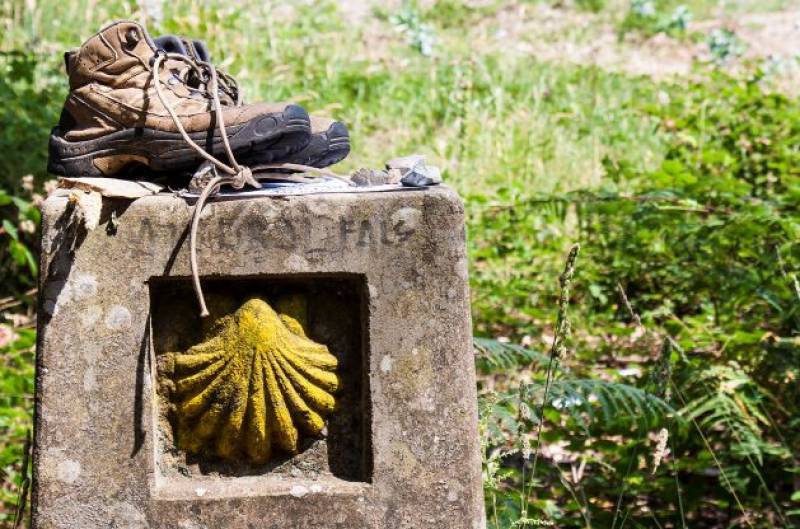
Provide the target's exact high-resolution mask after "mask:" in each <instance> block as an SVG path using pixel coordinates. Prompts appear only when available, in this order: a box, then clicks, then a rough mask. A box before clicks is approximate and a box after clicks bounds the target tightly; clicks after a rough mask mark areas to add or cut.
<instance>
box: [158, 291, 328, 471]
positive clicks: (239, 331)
mask: <svg viewBox="0 0 800 529" xmlns="http://www.w3.org/2000/svg"><path fill="white" fill-rule="evenodd" d="M229 303H230V302H222V305H226V304H229ZM218 305H219V304H218ZM277 306H278V308H279V310H281V312H285V313H282V314H278V312H276V311H275V310H273V309H272V307H270V306H269V305H268V304H267V303H266V302H265V301H264V300H262V299H259V298H251V299H249V300H247V301H246V302H244V303H243V304H242V305H241V307H239V308H238V309H237V310H236V311H235V312H232V313H230V312H228V314H227V315H225V316H222V317H220V318H218V319H216V320H214V321H213V322H212V325H211V326H210V328H209V329H207V339H206V340H205V341H203V342H201V343H199V344H197V345H195V346H194V347H191V348H190V349H189V350H188V351H186V352H185V353H183V354H178V355H175V361H174V372H173V373H174V374H173V379H174V382H175V393H174V396H173V401H174V402H175V404H176V407H175V408H176V409H175V411H176V414H177V428H176V437H177V445H178V447H179V448H180V449H182V450H184V451H186V452H187V453H189V454H200V453H205V454H213V455H216V456H218V457H220V458H223V459H229V460H242V459H246V460H250V461H252V462H254V463H264V462H266V461H268V460H269V459H270V458H271V457H272V454H273V453H274V451H275V449H279V450H281V451H284V452H288V453H290V454H295V453H297V450H298V440H299V437H300V432H303V433H305V434H307V435H310V436H317V435H319V434H320V432H321V431H322V430H323V428H324V427H325V419H324V417H325V416H327V415H328V414H330V413H331V412H332V411H333V408H334V405H335V401H334V397H333V394H334V392H335V391H336V390H337V389H338V388H339V378H338V377H337V376H336V367H337V360H336V357H335V356H333V355H332V354H330V352H329V351H328V348H327V347H326V346H324V345H321V344H318V343H316V342H314V341H312V340H310V339H309V338H308V337H307V336H306V334H305V332H304V330H303V325H302V324H301V321H298V318H299V319H300V320H303V319H304V317H303V316H299V315H298V314H299V313H300V312H302V311H303V310H304V309H305V303H304V299H303V298H300V297H294V298H288V299H286V300H284V302H282V303H279V304H278V305H277ZM217 308H218V309H219V306H218V307H217ZM223 310H224V309H223ZM287 313H294V314H295V316H296V317H292V316H290V315H288V314H287ZM212 314H213V308H212Z"/></svg>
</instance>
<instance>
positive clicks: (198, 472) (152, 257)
mask: <svg viewBox="0 0 800 529" xmlns="http://www.w3.org/2000/svg"><path fill="white" fill-rule="evenodd" d="M73 192H77V193H82V192H83V191H73ZM74 204H75V201H69V200H68V199H67V198H66V197H65V196H60V197H59V196H56V197H51V198H49V199H48V200H47V201H46V202H45V205H44V208H43V213H44V215H43V217H44V221H43V241H42V274H41V277H42V279H41V306H40V313H39V314H40V319H39V332H40V334H39V347H38V357H37V379H36V382H37V386H36V437H35V451H34V494H33V523H34V527H35V528H38V529H51V528H52V529H55V528H59V529H60V528H63V529H67V528H69V529H94V528H98V529H99V528H104V529H107V528H125V529H128V528H130V529H138V528H164V529H167V528H169V529H201V528H204V529H226V528H236V529H250V528H252V529H257V528H265V529H266V528H271V529H279V528H280V529H328V528H340V529H358V528H374V529H378V528H398V529H400V528H403V529H416V528H436V529H447V528H464V529H473V528H482V527H484V526H485V521H484V513H483V497H482V489H481V474H480V470H481V469H480V455H479V442H478V433H477V406H476V392H475V375H474V366H473V356H472V349H471V325H470V315H469V295H468V286H467V261H466V255H465V244H464V218H463V215H464V212H463V206H462V204H461V202H460V200H459V199H458V197H457V196H456V195H455V193H454V192H453V191H451V190H449V189H448V188H446V187H444V186H438V187H435V188H430V189H424V190H416V191H407V192H385V193H363V194H328V195H309V196H302V197H282V198H280V199H277V198H264V197H262V198H250V199H246V200H245V199H243V200H219V201H215V202H213V203H210V204H208V205H206V207H205V209H204V212H203V215H202V220H201V224H200V231H199V244H198V259H199V263H200V270H201V273H202V274H203V288H204V291H205V293H206V298H207V300H208V302H209V308H210V310H211V312H212V317H211V318H208V319H207V321H203V322H201V320H200V317H199V315H198V307H197V302H196V298H195V296H194V292H193V291H192V286H191V279H190V277H189V276H190V272H189V255H188V236H187V234H188V228H187V226H188V222H189V218H190V215H191V213H192V207H191V204H187V203H186V201H184V200H183V199H180V198H176V197H173V196H171V195H157V196H150V197H144V198H140V199H138V200H135V201H129V200H114V199H108V198H105V199H103V205H102V208H103V209H102V211H101V213H100V219H99V225H98V227H97V228H96V229H93V230H89V231H87V230H86V228H85V226H84V225H83V223H82V221H81V220H80V216H79V215H78V214H77V212H76V206H75V205H74Z"/></svg>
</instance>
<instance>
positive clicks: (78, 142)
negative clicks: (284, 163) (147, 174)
mask: <svg viewBox="0 0 800 529" xmlns="http://www.w3.org/2000/svg"><path fill="white" fill-rule="evenodd" d="M178 59H182V58H181V57H176V56H172V55H169V54H167V53H165V52H163V51H157V48H156V46H155V44H154V43H153V41H152V40H151V39H150V37H149V36H148V34H147V32H146V31H145V29H144V28H143V27H142V26H140V25H139V24H137V23H136V22H129V21H120V22H115V23H112V24H110V25H108V26H106V27H105V28H103V29H102V30H100V31H99V32H98V33H97V34H95V35H94V36H93V37H91V38H89V39H88V40H87V41H86V42H85V43H84V44H83V45H82V46H81V47H80V48H79V49H77V50H74V51H72V52H68V53H67V54H66V55H65V62H66V66H67V74H68V75H69V87H70V91H69V95H68V96H67V100H66V102H65V103H64V110H63V112H62V115H61V119H60V121H59V125H58V126H57V127H56V128H54V129H53V132H52V134H51V136H50V160H49V163H48V169H49V170H50V171H51V172H53V173H56V174H60V175H82V176H111V175H118V174H120V173H123V172H124V171H125V170H126V169H127V168H128V167H129V166H131V165H145V166H147V167H149V168H150V169H152V170H155V171H163V170H175V169H189V170H193V169H195V168H196V167H197V166H198V165H199V164H200V163H201V162H202V161H203V160H204V159H209V156H208V155H206V153H203V152H201V151H202V149H201V148H199V147H198V145H199V146H202V147H205V151H206V152H207V153H208V154H210V155H212V156H220V155H221V154H227V155H228V158H229V160H230V161H231V164H232V166H233V167H234V168H236V169H237V171H238V170H239V168H238V165H237V164H236V162H235V160H234V159H233V157H234V155H235V156H236V157H237V158H238V157H239V156H242V157H243V158H245V157H250V156H257V157H258V158H259V159H260V160H262V159H263V160H269V161H270V162H271V161H273V160H274V159H275V158H276V157H278V156H280V157H285V156H286V155H287V154H290V153H294V152H297V151H299V150H301V149H303V148H304V147H305V146H306V145H307V144H308V142H309V140H310V122H309V117H308V114H307V113H306V111H305V110H304V109H303V108H302V107H300V106H297V105H290V104H281V103H278V104H266V103H255V104H249V105H220V104H219V103H220V101H219V99H218V97H217V96H215V95H214V94H211V93H210V91H209V90H207V89H205V86H209V85H214V84H217V85H219V84H221V83H217V82H216V73H215V72H213V71H211V70H209V69H204V68H202V67H199V66H198V65H197V64H195V63H193V62H192V61H187V60H178ZM156 69H157V70H158V71H157V72H156V71H155V70H156ZM212 70H213V69H212ZM209 72H211V73H210V74H209ZM191 75H196V76H199V77H202V78H207V77H209V76H210V75H213V77H214V82H206V83H204V84H203V86H200V87H193V86H191V85H190V84H189V83H188V81H187V79H188V77H189V76H191ZM156 76H157V78H156ZM215 109H216V111H215ZM220 129H223V130H220ZM225 132H227V134H225ZM226 136H227V138H226ZM189 140H191V142H190V141H189ZM191 143H194V144H196V145H194V146H193V145H191ZM228 146H229V147H230V148H228ZM216 165H218V166H220V167H223V166H224V164H223V163H221V162H220V163H217V164H216ZM228 172H229V173H230V172H231V171H228Z"/></svg>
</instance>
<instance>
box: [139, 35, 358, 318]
mask: <svg viewBox="0 0 800 529" xmlns="http://www.w3.org/2000/svg"><path fill="white" fill-rule="evenodd" d="M166 59H169V60H174V61H180V62H183V63H185V64H186V65H187V69H188V71H190V72H191V73H193V74H195V75H198V76H200V78H202V79H204V80H205V82H204V83H202V86H203V87H204V90H202V91H203V92H205V94H206V96H207V97H209V98H210V99H211V101H212V103H213V107H214V108H213V109H214V116H215V118H216V121H217V124H218V126H219V134H220V137H221V138H222V145H223V147H224V149H225V155H226V156H227V158H228V161H229V162H230V165H228V164H226V163H224V162H223V161H221V160H219V159H218V158H216V157H215V156H214V155H213V154H211V153H209V152H207V151H206V150H205V149H203V148H202V147H201V146H200V145H198V144H197V143H196V142H195V141H194V140H192V138H191V137H190V136H189V134H188V133H187V132H186V129H185V128H184V127H183V124H182V123H181V121H180V119H179V118H178V115H177V114H176V113H175V110H174V109H173V108H172V105H171V104H170V103H169V101H168V100H167V99H166V98H165V97H164V93H163V92H162V88H161V83H163V81H162V80H161V78H160V72H161V67H162V66H163V65H164V64H165V62H164V61H165V60H166ZM185 75H186V71H184V75H183V76H185ZM223 75H224V76H225V77H224V79H225V85H226V86H225V87H224V88H225V89H226V91H228V90H230V91H231V92H233V93H235V94H236V97H235V101H236V104H237V105H238V104H240V102H241V100H240V95H239V94H240V90H239V87H238V84H237V83H236V80H235V79H233V78H232V77H230V76H229V75H227V74H223ZM152 76H153V86H155V89H156V94H157V95H158V99H159V100H160V101H161V104H162V105H163V106H164V108H165V109H166V111H167V113H169V115H170V117H171V118H172V121H173V122H174V123H175V127H176V128H177V129H178V132H180V134H181V137H182V138H183V139H184V141H186V143H187V144H188V145H189V146H190V147H192V148H193V149H194V150H195V151H196V152H197V153H198V154H199V155H200V156H202V157H203V158H204V159H205V160H206V163H205V164H204V165H209V164H210V166H211V171H210V175H212V176H211V178H210V179H205V178H204V179H202V188H201V192H200V195H199V196H198V198H197V202H196V203H195V206H194V211H193V212H192V223H191V228H190V230H189V256H190V266H191V270H192V286H193V287H194V291H195V294H196V295H197V302H198V304H199V305H200V316H201V317H206V316H208V315H209V313H208V308H207V307H206V301H205V297H204V296H203V289H202V286H201V285H200V272H199V267H198V264H197V230H198V226H199V225H200V213H201V212H202V210H203V206H204V205H205V203H206V201H207V200H208V199H209V197H211V196H213V195H215V194H216V193H218V192H219V190H220V188H221V187H222V186H223V185H230V186H231V187H232V188H234V189H242V188H244V187H245V186H246V185H250V186H252V187H254V188H256V189H260V188H261V184H260V183H259V182H258V180H257V179H256V178H255V177H254V176H253V172H254V171H265V170H270V169H272V170H274V169H281V170H290V171H304V172H314V173H317V174H321V175H325V176H328V177H332V178H336V179H339V180H342V181H345V182H347V183H348V184H351V185H352V181H351V180H350V179H348V178H345V177H342V176H341V175H338V174H336V173H334V172H332V171H329V170H326V169H319V168H317V167H310V166H307V165H300V164H290V163H282V164H268V165H259V166H255V167H253V168H252V169H251V168H250V167H247V166H244V165H240V164H239V163H238V162H237V161H236V157H235V156H234V154H233V150H232V149H231V146H230V142H229V141H228V134H227V132H226V130H225V121H224V119H223V114H222V104H221V103H220V100H219V78H218V75H217V70H216V68H215V67H214V65H212V64H211V63H207V62H203V61H197V60H192V59H190V58H188V57H186V56H185V55H182V54H178V53H168V52H165V51H163V50H158V51H157V52H156V54H155V57H154V60H153V69H152ZM219 172H222V173H224V174H222V175H220V174H219Z"/></svg>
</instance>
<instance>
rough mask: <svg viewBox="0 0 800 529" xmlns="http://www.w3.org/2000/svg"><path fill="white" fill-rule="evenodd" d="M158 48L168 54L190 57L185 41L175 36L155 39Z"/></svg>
mask: <svg viewBox="0 0 800 529" xmlns="http://www.w3.org/2000/svg"><path fill="white" fill-rule="evenodd" d="M153 43H154V44H155V45H156V48H157V49H159V50H162V51H165V52H167V53H179V54H181V55H187V56H188V55H189V53H188V52H187V50H186V47H185V46H184V45H183V41H182V40H181V39H180V38H178V37H177V36H175V35H164V36H161V37H156V38H155V39H153Z"/></svg>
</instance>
